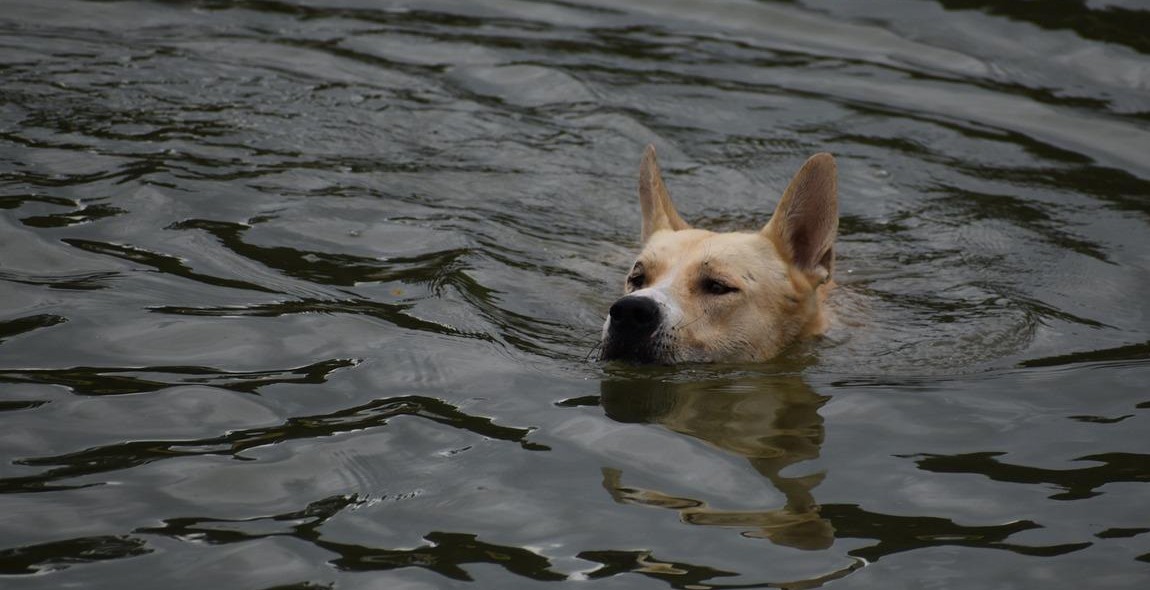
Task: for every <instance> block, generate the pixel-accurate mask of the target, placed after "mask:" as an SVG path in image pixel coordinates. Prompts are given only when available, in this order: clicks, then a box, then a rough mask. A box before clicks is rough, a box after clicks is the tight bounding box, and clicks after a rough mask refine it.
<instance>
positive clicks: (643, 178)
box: [639, 144, 690, 243]
mask: <svg viewBox="0 0 1150 590" xmlns="http://www.w3.org/2000/svg"><path fill="white" fill-rule="evenodd" d="M639 205H640V206H641V207H642V208H643V242H644V243H646V242H647V239H648V238H650V237H651V234H654V233H655V232H657V231H659V230H663V229H670V230H675V231H678V230H681V229H687V228H689V227H690V226H689V225H687V222H686V221H683V218H682V217H679V213H678V211H675V204H674V203H672V202H671V195H669V194H668V193H667V187H666V186H664V185H663V176H662V174H661V173H660V172H659V162H657V161H656V160H655V144H648V145H647V150H646V151H645V152H644V153H643V163H642V164H640V165H639Z"/></svg>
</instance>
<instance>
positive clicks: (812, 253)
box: [600, 145, 839, 364]
mask: <svg viewBox="0 0 1150 590" xmlns="http://www.w3.org/2000/svg"><path fill="white" fill-rule="evenodd" d="M837 191H838V188H837V180H836V166H835V159H834V157H833V156H831V155H830V154H827V153H819V154H815V155H814V156H811V157H810V159H808V160H807V161H806V163H805V164H803V166H802V167H801V168H800V169H799V171H798V173H797V174H795V177H794V178H793V179H792V180H791V183H790V185H788V186H787V189H786V191H784V192H783V196H782V199H781V200H780V201H779V204H778V206H777V207H776V208H775V211H774V213H773V214H772V215H771V219H770V221H768V222H767V224H766V225H765V226H764V227H763V228H762V229H760V230H759V231H754V232H737V233H716V232H711V231H707V230H702V229H695V228H692V227H690V226H689V225H688V224H687V222H686V221H683V218H682V217H680V216H679V213H678V212H677V211H676V210H675V204H674V203H673V202H671V196H670V195H669V194H668V193H667V188H666V187H665V186H664V184H663V178H662V174H661V173H660V171H659V164H658V162H657V161H656V159H655V147H654V146H653V145H648V146H647V150H646V153H644V155H643V161H642V164H641V165H640V167H639V205H640V207H641V208H642V218H643V225H642V242H643V251H642V252H641V253H640V254H639V257H638V259H637V260H636V261H635V264H634V265H633V266H632V267H631V271H630V273H629V274H628V275H627V281H626V286H625V288H624V295H623V297H621V298H620V299H618V300H617V301H615V303H614V304H613V305H612V306H611V309H610V312H609V317H608V318H607V321H606V323H604V325H603V336H602V343H601V344H602V348H601V353H600V357H601V359H602V360H621V361H630V362H634V363H660V364H676V363H687V362H746V361H765V360H768V359H770V358H772V357H774V356H776V355H778V354H779V353H780V352H781V351H782V350H783V349H785V348H786V347H787V346H789V345H790V344H792V343H794V342H796V341H798V340H801V339H804V338H810V337H813V336H817V335H821V334H823V333H824V332H825V331H826V330H827V327H828V323H829V318H828V315H829V312H828V311H827V309H826V305H825V300H826V297H827V294H828V293H829V292H830V290H831V289H832V288H833V286H834V282H833V280H832V274H833V272H834V264H835V250H834V246H835V237H836V235H837V234H838V224H839V216H838V195H837Z"/></svg>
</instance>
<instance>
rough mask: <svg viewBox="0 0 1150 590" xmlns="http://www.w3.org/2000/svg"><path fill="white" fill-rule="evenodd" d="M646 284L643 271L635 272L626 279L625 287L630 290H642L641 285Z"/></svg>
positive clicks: (645, 276)
mask: <svg viewBox="0 0 1150 590" xmlns="http://www.w3.org/2000/svg"><path fill="white" fill-rule="evenodd" d="M646 282H647V275H646V274H644V273H643V271H635V272H633V273H631V276H629V277H627V286H629V287H631V289H642V288H643V285H644V284H645V283H646Z"/></svg>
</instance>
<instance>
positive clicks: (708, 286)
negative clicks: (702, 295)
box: [703, 279, 738, 295]
mask: <svg viewBox="0 0 1150 590" xmlns="http://www.w3.org/2000/svg"><path fill="white" fill-rule="evenodd" d="M703 290H704V291H706V292H707V293H708V294H711V295H726V294H727V293H734V292H735V291H738V289H736V288H735V287H732V286H730V285H728V284H726V283H724V282H722V281H718V280H715V279H706V280H704V281H703Z"/></svg>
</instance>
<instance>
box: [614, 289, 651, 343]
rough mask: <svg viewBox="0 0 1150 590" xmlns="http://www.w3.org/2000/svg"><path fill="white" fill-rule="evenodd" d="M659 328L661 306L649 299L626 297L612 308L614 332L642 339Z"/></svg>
mask: <svg viewBox="0 0 1150 590" xmlns="http://www.w3.org/2000/svg"><path fill="white" fill-rule="evenodd" d="M658 327H659V304H658V303H655V300H653V299H651V298H649V297H624V298H622V299H620V300H618V301H616V302H615V304H614V305H612V306H611V331H612V332H617V333H620V334H626V335H628V336H630V337H632V338H642V337H644V336H650V335H651V334H653V333H654V332H655V328H658Z"/></svg>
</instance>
